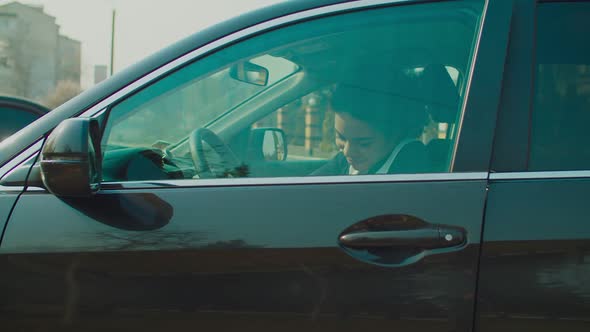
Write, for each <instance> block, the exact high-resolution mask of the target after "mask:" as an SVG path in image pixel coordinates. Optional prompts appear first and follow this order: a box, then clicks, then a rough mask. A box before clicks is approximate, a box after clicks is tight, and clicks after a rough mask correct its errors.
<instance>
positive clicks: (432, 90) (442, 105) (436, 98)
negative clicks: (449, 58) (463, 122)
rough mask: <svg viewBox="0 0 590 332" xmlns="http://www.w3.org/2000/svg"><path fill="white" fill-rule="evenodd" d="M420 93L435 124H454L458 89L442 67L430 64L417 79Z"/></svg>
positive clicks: (457, 104)
mask: <svg viewBox="0 0 590 332" xmlns="http://www.w3.org/2000/svg"><path fill="white" fill-rule="evenodd" d="M419 81H420V83H421V84H420V85H421V87H422V88H421V89H420V93H421V94H422V98H423V100H424V102H425V106H426V109H427V111H428V113H429V114H430V115H431V116H432V119H433V120H434V121H435V122H447V123H454V122H455V121H457V120H456V118H457V114H458V112H459V101H460V98H459V92H458V88H457V86H456V85H455V83H454V82H453V79H452V78H451V76H450V75H449V72H448V71H447V69H446V68H445V67H444V66H443V65H439V64H431V65H427V66H426V67H425V68H424V71H423V72H422V74H421V75H420V78H419Z"/></svg>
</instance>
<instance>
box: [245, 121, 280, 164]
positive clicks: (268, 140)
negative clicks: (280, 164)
mask: <svg viewBox="0 0 590 332" xmlns="http://www.w3.org/2000/svg"><path fill="white" fill-rule="evenodd" d="M248 150H249V151H248V159H249V160H267V161H282V160H286V159H287V140H286V138H285V132H284V131H283V130H282V129H279V128H255V129H252V131H251V132H250V146H249V149H248Z"/></svg>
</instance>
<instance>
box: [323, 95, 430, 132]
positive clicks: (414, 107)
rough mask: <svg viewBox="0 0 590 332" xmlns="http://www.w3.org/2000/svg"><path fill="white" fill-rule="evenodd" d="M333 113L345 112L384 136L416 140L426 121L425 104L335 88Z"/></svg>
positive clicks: (401, 97) (402, 98)
mask: <svg viewBox="0 0 590 332" xmlns="http://www.w3.org/2000/svg"><path fill="white" fill-rule="evenodd" d="M332 109H333V110H334V112H335V113H347V114H349V115H350V116H352V117H353V118H355V119H358V120H360V121H363V122H365V123H367V124H368V125H369V126H371V127H373V128H375V129H376V130H379V131H381V132H383V133H384V134H386V135H396V136H401V137H403V138H417V137H418V136H419V135H420V134H421V133H422V131H423V130H424V126H425V124H426V120H427V113H426V110H425V105H423V104H421V103H419V102H417V101H416V100H412V99H410V98H407V97H404V96H402V95H399V94H395V93H393V92H381V91H374V90H367V89H363V88H357V87H349V86H339V87H337V88H336V90H335V91H334V92H333V94H332Z"/></svg>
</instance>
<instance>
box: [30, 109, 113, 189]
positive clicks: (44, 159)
mask: <svg viewBox="0 0 590 332" xmlns="http://www.w3.org/2000/svg"><path fill="white" fill-rule="evenodd" d="M101 156H102V154H101V151H100V129H99V125H98V121H97V120H96V119H89V118H73V119H67V120H65V121H63V122H62V123H60V124H59V125H58V126H57V127H55V129H54V130H53V132H52V133H51V134H50V135H49V137H48V138H47V141H46V142H45V145H44V146H43V150H42V151H41V179H42V180H43V183H44V184H45V188H47V190H49V192H51V193H52V194H54V195H56V196H63V197H89V196H91V195H92V194H94V193H96V192H97V191H98V190H99V189H100V180H101V178H102V168H101V167H102V157H101Z"/></svg>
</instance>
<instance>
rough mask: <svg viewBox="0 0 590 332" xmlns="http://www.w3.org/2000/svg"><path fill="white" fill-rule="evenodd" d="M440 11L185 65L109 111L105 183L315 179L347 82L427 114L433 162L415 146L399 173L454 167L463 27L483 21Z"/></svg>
mask: <svg viewBox="0 0 590 332" xmlns="http://www.w3.org/2000/svg"><path fill="white" fill-rule="evenodd" d="M445 9H446V12H437V13H430V15H436V18H432V17H429V18H428V20H423V17H424V15H428V13H426V14H425V12H424V11H423V10H419V11H416V12H412V9H411V8H408V9H407V10H408V11H407V12H406V13H404V15H403V16H402V15H400V11H396V15H395V16H392V15H387V12H383V11H381V12H376V13H375V15H373V16H371V21H370V22H367V21H366V20H362V19H361V17H356V18H355V17H354V16H355V15H361V16H362V15H366V14H367V13H366V12H365V13H352V14H348V15H350V20H348V21H346V22H345V23H344V24H343V22H342V18H341V17H340V18H338V19H336V18H334V19H333V20H330V19H323V20H319V21H317V22H311V24H310V23H308V24H306V25H301V26H299V25H294V26H291V27H287V28H284V29H281V30H278V31H274V32H270V33H267V34H264V35H261V36H257V37H254V38H251V39H249V40H246V41H242V42H239V43H237V44H235V45H234V46H231V47H229V48H226V49H223V50H221V51H218V52H217V53H214V54H212V55H208V56H206V57H205V58H201V59H200V61H196V62H194V63H192V64H189V65H188V66H186V67H183V68H180V69H178V70H177V71H176V72H174V73H172V74H170V75H168V76H167V77H165V78H163V79H161V80H160V81H158V82H156V83H154V84H152V85H150V86H148V87H147V88H145V89H143V90H142V91H140V92H138V93H137V94H135V95H134V96H131V97H130V98H128V99H126V100H123V101H122V102H120V103H118V104H115V105H114V106H113V107H111V109H110V110H109V112H108V113H107V116H105V119H104V120H103V121H104V122H105V123H106V124H104V126H103V127H104V130H103V144H102V146H103V181H105V182H109V181H140V180H159V179H195V178H228V177H283V176H290V177H291V176H307V175H310V174H312V173H313V171H314V170H315V169H318V168H319V167H321V166H322V165H323V164H325V163H326V162H327V161H328V160H329V159H330V158H332V157H333V156H334V155H335V154H336V153H338V149H337V148H336V147H335V146H334V144H333V143H332V142H333V140H334V139H333V130H331V128H330V127H331V126H332V123H333V112H332V111H331V110H330V95H331V93H332V92H333V91H334V89H337V88H338V87H341V86H346V87H354V88H358V89H365V90H370V91H377V92H380V93H385V94H389V95H392V96H395V97H396V98H397V100H400V104H399V105H392V112H402V111H403V110H402V109H403V108H407V107H406V106H407V105H410V104H411V105H412V106H411V107H410V108H411V109H413V110H418V111H420V112H424V114H425V117H426V119H427V122H426V123H425V124H424V127H423V128H421V129H422V131H423V135H422V136H421V137H420V141H421V143H422V144H418V145H422V146H419V148H420V149H422V148H425V149H426V151H427V155H428V164H426V165H415V164H412V163H413V162H414V161H413V159H412V158H413V157H412V156H413V152H412V149H415V148H416V144H410V145H408V147H407V148H405V147H404V149H402V153H400V154H399V156H398V157H399V158H400V160H399V163H400V164H403V163H405V164H408V165H409V167H400V168H399V169H400V172H401V173H420V172H434V173H436V172H449V171H451V170H450V167H451V161H452V152H453V146H454V145H455V143H456V138H457V130H458V126H457V124H458V123H460V121H461V111H460V109H461V104H462V102H461V101H462V97H463V95H464V91H465V87H466V84H467V77H468V71H469V66H470V64H469V57H470V48H471V45H472V39H473V35H474V31H473V30H472V29H470V28H469V27H472V26H475V24H464V23H465V22H469V21H470V20H475V19H477V15H475V14H474V13H475V11H474V13H470V12H469V11H465V10H462V11H450V10H449V6H447V7H446V8H445ZM369 12H370V11H369ZM424 22H427V23H424ZM259 50H264V51H263V52H260V51H259ZM220 63H221V65H220ZM195 100H196V101H195ZM366 102H367V105H368V106H370V102H371V101H366ZM310 109H311V111H310ZM289 112H290V114H289ZM314 112H315V113H314ZM312 113H313V114H312ZM316 113H317V115H314V114H316ZM178 114H180V116H177V115H178ZM287 115H289V116H290V117H291V118H293V119H298V120H293V121H292V122H297V121H298V122H297V123H296V124H293V123H291V124H290V125H291V126H292V127H296V129H294V130H290V129H288V127H287V126H286V125H285V121H284V118H285V117H286V116H287ZM313 116H315V117H316V118H317V119H315V120H314V119H311V120H310V118H312V117H313ZM330 117H332V119H331V118H330ZM146 119H147V120H146ZM150 119H151V120H150ZM281 120H283V122H281ZM314 121H315V122H314ZM155 124H157V126H156V125H155ZM313 126H315V137H309V136H313V135H314V134H311V135H310V134H309V132H313V131H314V128H312V127H313ZM137 128H142V129H141V130H143V131H142V132H140V133H138V134H137V135H136V136H137V137H138V138H137V140H136V141H133V140H132V139H129V138H128V137H130V132H131V131H132V130H137ZM306 135H307V136H306ZM263 150H265V151H264V153H263V152H262V151H263ZM269 156H270V157H269ZM404 156H405V157H404ZM398 157H396V158H398Z"/></svg>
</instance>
